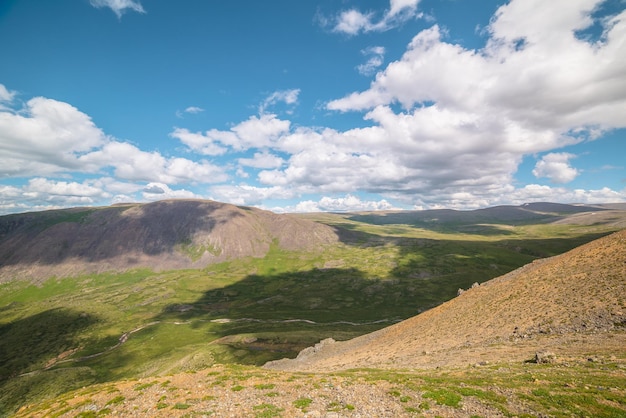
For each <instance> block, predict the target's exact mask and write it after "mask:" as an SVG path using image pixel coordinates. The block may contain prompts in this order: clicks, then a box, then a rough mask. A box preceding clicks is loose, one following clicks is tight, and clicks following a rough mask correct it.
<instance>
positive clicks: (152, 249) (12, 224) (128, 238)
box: [0, 200, 338, 282]
mask: <svg viewBox="0 0 626 418" xmlns="http://www.w3.org/2000/svg"><path fill="white" fill-rule="evenodd" d="M337 239H338V238H337V235H336V234H335V231H334V230H333V229H332V228H331V227H328V226H326V225H322V224H318V223H314V222H311V221H307V220H304V219H301V218H298V217H295V216H291V215H278V214H275V213H272V212H268V211H263V210H260V209H255V208H248V207H238V206H233V205H228V204H224V203H218V202H213V201H205V200H170V201H160V202H154V203H148V204H130V205H119V206H112V207H104V208H74V209H66V210H55V211H48V212H38V213H26V214H17V215H8V216H3V217H0V282H2V281H7V280H12V279H16V278H20V279H31V280H37V279H44V278H47V277H51V276H55V275H56V276H59V277H61V276H72V275H76V274H81V273H86V272H103V271H123V270H127V269H134V268H143V267H149V268H152V269H155V270H168V269H179V268H202V267H205V266H207V265H208V264H211V263H215V262H221V261H225V260H230V259H234V258H239V257H246V256H251V257H262V256H263V255H265V254H266V253H267V252H268V251H269V249H270V246H271V245H273V244H274V243H275V244H276V245H278V246H279V247H280V248H282V249H287V250H310V249H312V248H319V247H320V246H323V245H326V244H328V243H332V242H336V241H337Z"/></svg>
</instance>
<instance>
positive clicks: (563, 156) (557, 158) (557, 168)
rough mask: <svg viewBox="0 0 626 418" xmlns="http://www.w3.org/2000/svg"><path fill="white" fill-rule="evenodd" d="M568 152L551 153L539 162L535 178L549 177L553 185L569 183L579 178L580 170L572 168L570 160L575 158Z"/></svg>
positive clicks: (534, 172)
mask: <svg viewBox="0 0 626 418" xmlns="http://www.w3.org/2000/svg"><path fill="white" fill-rule="evenodd" d="M575 157H576V156H575V155H574V154H570V153H567V152H559V153H550V154H547V155H544V156H543V157H542V158H541V160H539V161H537V164H536V165H535V168H534V169H533V174H534V175H535V177H547V178H548V179H550V181H552V182H553V183H569V182H570V181H572V180H574V179H575V178H576V177H578V174H579V172H578V170H577V169H575V168H573V167H571V166H570V164H569V160H570V159H572V158H575Z"/></svg>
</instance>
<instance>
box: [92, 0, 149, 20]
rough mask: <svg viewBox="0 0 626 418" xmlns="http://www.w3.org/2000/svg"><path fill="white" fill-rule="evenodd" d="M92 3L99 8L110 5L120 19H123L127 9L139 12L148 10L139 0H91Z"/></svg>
mask: <svg viewBox="0 0 626 418" xmlns="http://www.w3.org/2000/svg"><path fill="white" fill-rule="evenodd" d="M90 3H91V5H92V6H93V7H97V8H102V7H108V8H109V9H111V10H113V13H115V15H116V16H117V17H118V19H121V17H122V15H123V14H124V12H126V10H127V9H129V10H133V11H135V12H137V13H145V12H146V11H145V10H144V9H143V6H142V5H141V3H140V2H139V0H90Z"/></svg>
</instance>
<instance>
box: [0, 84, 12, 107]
mask: <svg viewBox="0 0 626 418" xmlns="http://www.w3.org/2000/svg"><path fill="white" fill-rule="evenodd" d="M15 94H16V93H15V92H14V91H9V90H8V89H7V88H6V87H5V86H4V84H0V110H2V109H3V107H2V106H3V103H6V104H10V103H11V102H12V101H13V98H14V97H15Z"/></svg>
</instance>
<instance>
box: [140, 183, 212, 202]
mask: <svg viewBox="0 0 626 418" xmlns="http://www.w3.org/2000/svg"><path fill="white" fill-rule="evenodd" d="M142 196H143V198H144V200H147V201H156V200H163V199H196V198H200V196H198V195H197V194H195V193H193V192H191V191H189V190H185V189H180V190H172V189H171V188H170V187H169V186H168V185H167V184H164V183H149V184H147V185H146V187H144V189H143V190H142Z"/></svg>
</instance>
